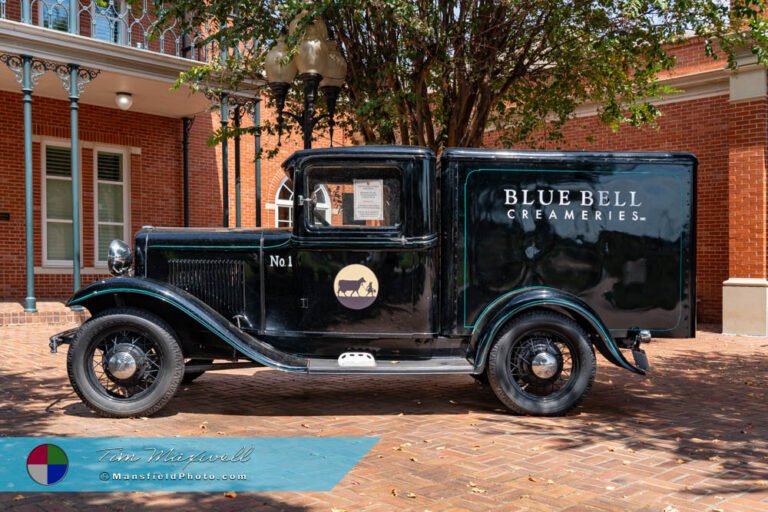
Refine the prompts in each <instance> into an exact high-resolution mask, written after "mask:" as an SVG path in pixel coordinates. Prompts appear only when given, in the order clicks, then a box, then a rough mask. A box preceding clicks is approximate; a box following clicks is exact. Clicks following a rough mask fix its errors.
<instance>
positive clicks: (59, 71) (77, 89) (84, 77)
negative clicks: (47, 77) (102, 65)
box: [52, 64, 100, 99]
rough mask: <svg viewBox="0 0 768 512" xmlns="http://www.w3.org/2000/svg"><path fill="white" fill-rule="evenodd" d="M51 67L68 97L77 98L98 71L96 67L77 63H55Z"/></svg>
mask: <svg viewBox="0 0 768 512" xmlns="http://www.w3.org/2000/svg"><path fill="white" fill-rule="evenodd" d="M52 69H53V71H55V72H56V76H58V77H59V79H60V80H61V84H62V86H63V87H64V90H65V91H66V92H67V94H69V97H70V99H79V98H80V95H81V94H82V93H83V91H84V90H85V86H86V85H88V84H89V83H91V82H92V81H93V80H94V79H95V78H96V77H97V76H98V75H99V73H100V71H99V70H98V69H90V68H82V67H80V66H78V65H77V64H55V65H54V66H53V68H52ZM73 77H74V78H75V83H74V84H72V78H73ZM73 85H74V87H73Z"/></svg>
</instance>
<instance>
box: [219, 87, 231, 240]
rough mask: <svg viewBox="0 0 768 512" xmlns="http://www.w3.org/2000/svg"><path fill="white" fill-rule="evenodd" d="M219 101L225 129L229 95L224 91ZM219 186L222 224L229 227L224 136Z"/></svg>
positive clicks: (227, 150)
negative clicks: (220, 190)
mask: <svg viewBox="0 0 768 512" xmlns="http://www.w3.org/2000/svg"><path fill="white" fill-rule="evenodd" d="M219 101H220V103H221V112H220V116H221V129H222V131H226V130H227V126H228V124H229V95H228V94H227V93H225V92H223V93H221V96H220V98H219ZM221 188H222V194H221V196H222V202H223V210H224V211H223V216H224V220H223V225H224V227H225V228H228V227H229V144H227V138H226V137H224V138H223V139H222V140H221Z"/></svg>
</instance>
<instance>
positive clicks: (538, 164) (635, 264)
mask: <svg viewBox="0 0 768 512" xmlns="http://www.w3.org/2000/svg"><path fill="white" fill-rule="evenodd" d="M695 172H696V159H695V157H693V156H692V155H690V154H684V153H584V152H525V151H504V150H501V151H499V150H464V149H452V150H446V151H445V152H444V153H443V155H442V159H441V169H440V179H441V198H440V200H441V210H442V234H441V236H442V245H443V257H442V262H441V265H442V277H443V282H442V289H443V291H444V293H443V295H442V296H443V303H442V304H441V310H442V314H441V316H442V325H443V328H444V332H445V333H446V334H452V335H456V334H459V335H460V334H467V333H469V332H471V331H472V328H473V327H474V325H475V323H476V322H477V320H478V318H479V317H480V316H481V315H482V313H483V311H484V310H485V308H486V307H487V306H488V305H489V304H490V303H492V302H493V301H494V300H497V299H499V298H501V297H503V296H504V295H505V294H507V293H509V292H511V291H513V290H518V289H521V288H525V287H532V286H547V287H551V288H556V289H559V290H564V291H566V292H569V293H572V294H575V295H577V296H579V297H580V298H581V299H583V300H584V301H586V302H587V303H588V304H589V305H590V306H592V308H594V309H595V310H596V312H597V313H598V314H599V315H600V317H601V318H602V319H603V321H605V322H606V324H607V325H608V327H609V328H610V329H611V331H612V335H613V336H614V337H618V338H620V337H623V336H626V335H627V331H628V330H630V329H637V328H641V329H650V330H651V331H652V333H653V335H654V336H656V337H691V336H694V333H695V304H696V301H695V216H694V215H695V208H694V197H695Z"/></svg>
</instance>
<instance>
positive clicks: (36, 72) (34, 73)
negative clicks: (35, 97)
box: [0, 53, 55, 92]
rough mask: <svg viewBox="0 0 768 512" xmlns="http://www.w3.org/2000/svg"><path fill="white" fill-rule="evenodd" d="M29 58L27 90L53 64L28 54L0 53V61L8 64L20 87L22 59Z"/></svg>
mask: <svg viewBox="0 0 768 512" xmlns="http://www.w3.org/2000/svg"><path fill="white" fill-rule="evenodd" d="M25 59H29V67H30V71H31V73H30V83H29V86H28V89H29V92H32V89H34V87H35V86H36V85H37V82H38V81H39V80H40V77H41V76H43V75H44V74H45V72H46V71H48V70H52V69H53V68H54V66H55V64H53V63H52V62H48V61H45V60H41V59H35V58H34V57H30V56H28V55H12V54H9V53H3V54H0V62H2V63H3V64H5V65H6V66H8V69H10V70H11V71H12V72H13V74H14V75H15V76H16V81H17V82H18V83H19V84H21V87H22V89H24V88H25V85H24V60H25Z"/></svg>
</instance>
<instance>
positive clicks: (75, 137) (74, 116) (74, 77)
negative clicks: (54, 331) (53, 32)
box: [68, 64, 80, 291]
mask: <svg viewBox="0 0 768 512" xmlns="http://www.w3.org/2000/svg"><path fill="white" fill-rule="evenodd" d="M78 72H79V66H78V65H76V64H70V65H69V84H68V85H69V126H70V132H71V133H70V138H71V144H72V152H71V158H72V160H71V166H72V279H73V281H74V283H73V284H74V290H75V291H77V290H79V289H80V158H79V155H80V148H79V142H80V141H79V137H80V135H79V133H78V109H79V106H78V101H79V100H80V91H79V88H78V85H79V84H78V82H79V76H78Z"/></svg>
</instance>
